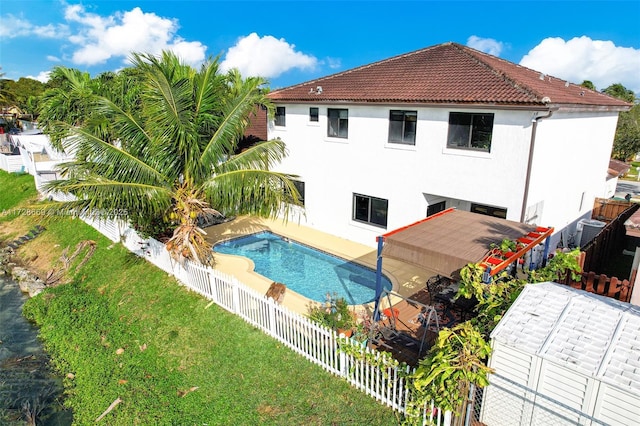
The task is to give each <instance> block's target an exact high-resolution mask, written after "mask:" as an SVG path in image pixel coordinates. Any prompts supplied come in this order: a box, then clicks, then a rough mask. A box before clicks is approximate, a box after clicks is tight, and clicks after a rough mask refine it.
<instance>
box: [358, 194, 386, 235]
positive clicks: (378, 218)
mask: <svg viewBox="0 0 640 426" xmlns="http://www.w3.org/2000/svg"><path fill="white" fill-rule="evenodd" d="M388 209H389V201H387V200H383V199H382V198H375V197H369V196H367V195H360V194H353V220H357V221H358V222H364V223H369V224H371V225H376V226H381V227H384V228H386V227H387V210H388Z"/></svg>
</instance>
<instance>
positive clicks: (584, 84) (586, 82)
mask: <svg viewBox="0 0 640 426" xmlns="http://www.w3.org/2000/svg"><path fill="white" fill-rule="evenodd" d="M580 86H582V87H586V88H587V89H590V90H596V86H595V84H593V82H591V81H589V80H584V81H583V82H582V83H580Z"/></svg>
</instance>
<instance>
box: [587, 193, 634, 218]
mask: <svg viewBox="0 0 640 426" xmlns="http://www.w3.org/2000/svg"><path fill="white" fill-rule="evenodd" d="M633 205H634V204H632V203H630V202H629V201H621V200H612V199H611V198H596V200H595V201H594V203H593V211H592V213H591V218H592V219H596V220H601V221H603V222H611V221H612V220H614V219H615V218H617V217H618V216H620V214H622V213H624V212H625V211H626V210H627V209H628V208H630V207H633Z"/></svg>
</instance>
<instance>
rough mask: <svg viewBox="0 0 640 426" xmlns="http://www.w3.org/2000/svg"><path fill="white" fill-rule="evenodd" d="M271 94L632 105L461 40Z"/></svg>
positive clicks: (314, 99)
mask: <svg viewBox="0 0 640 426" xmlns="http://www.w3.org/2000/svg"><path fill="white" fill-rule="evenodd" d="M269 97H270V98H271V99H272V100H274V101H294V102H295V101H302V102H306V101H309V102H322V101H326V102H365V103H366V102H372V103H381V102H386V103H388V102H393V103H425V104H443V103H444V104H450V103H454V104H471V105H473V104H492V105H522V106H547V105H549V103H553V104H577V105H590V106H600V107H602V106H604V107H614V108H623V109H626V108H628V107H630V105H629V104H627V103H626V102H623V101H621V100H619V99H616V98H613V97H610V96H608V95H605V94H602V93H599V92H595V91H592V90H589V89H586V88H584V87H582V86H579V85H576V84H571V83H568V82H565V81H564V80H560V79H558V78H555V77H551V76H547V75H544V74H542V73H540V72H538V71H534V70H532V69H529V68H526V67H522V66H520V65H517V64H514V63H512V62H509V61H506V60H503V59H500V58H497V57H495V56H491V55H488V54H486V53H482V52H480V51H477V50H474V49H471V48H469V47H465V46H462V45H459V44H457V43H444V44H440V45H436V46H432V47H427V48H424V49H421V50H417V51H414V52H410V53H406V54H403V55H399V56H395V57H392V58H389V59H385V60H382V61H379V62H375V63H372V64H369V65H364V66H361V67H358V68H354V69H351V70H347V71H344V72H341V73H338V74H333V75H330V76H327V77H323V78H319V79H316V80H312V81H309V82H305V83H301V84H298V85H295V86H291V87H287V88H284V89H280V90H275V91H273V92H272V93H270V94H269Z"/></svg>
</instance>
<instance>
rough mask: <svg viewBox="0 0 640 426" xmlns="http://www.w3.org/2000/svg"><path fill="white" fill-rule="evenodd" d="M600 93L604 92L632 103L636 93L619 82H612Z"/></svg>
mask: <svg viewBox="0 0 640 426" xmlns="http://www.w3.org/2000/svg"><path fill="white" fill-rule="evenodd" d="M602 93H606V94H607V95H609V96H613V97H614V98H618V99H622V100H623V101H626V102H629V103H634V102H635V101H636V95H635V93H633V90H631V89H627V88H626V87H624V86H623V85H622V84H620V83H616V84H612V85H611V86H609V87H607V88H606V89H603V90H602Z"/></svg>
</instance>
